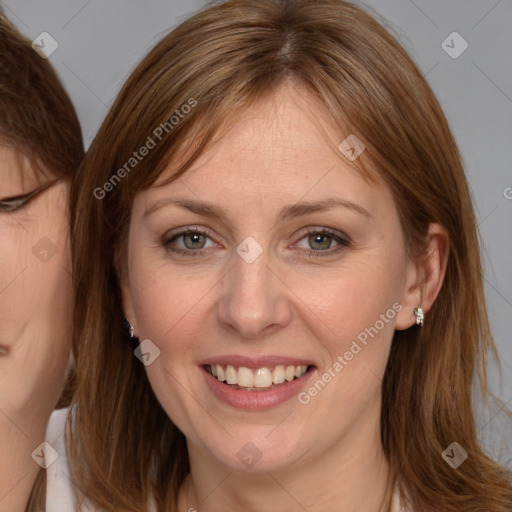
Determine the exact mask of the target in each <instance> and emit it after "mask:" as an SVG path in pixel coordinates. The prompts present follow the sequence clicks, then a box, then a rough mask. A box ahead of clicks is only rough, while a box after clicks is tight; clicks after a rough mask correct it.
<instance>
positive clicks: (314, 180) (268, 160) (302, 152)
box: [138, 87, 392, 208]
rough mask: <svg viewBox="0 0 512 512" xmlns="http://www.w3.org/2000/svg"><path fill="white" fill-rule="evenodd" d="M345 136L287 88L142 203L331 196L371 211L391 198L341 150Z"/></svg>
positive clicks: (319, 107) (311, 102) (322, 111)
mask: <svg viewBox="0 0 512 512" xmlns="http://www.w3.org/2000/svg"><path fill="white" fill-rule="evenodd" d="M347 135H348V134H347V133H345V134H343V133H341V130H340V129H339V128H337V127H335V126H334V125H333V124H332V122H330V121H329V115H328V113H327V111H326V108H325V106H324V105H323V104H322V103H321V102H320V100H318V99H317V98H316V97H315V96H314V95H313V94H311V93H307V92H305V91H303V90H297V89H295V88H294V87H282V88H281V89H279V90H278V91H276V92H275V93H273V94H272V95H269V96H268V97H266V98H264V99H262V100H259V101H258V102H256V103H253V104H252V105H251V106H250V107H248V108H247V109H246V110H244V112H243V113H241V114H240V115H239V116H238V117H237V119H236V120H235V121H233V122H232V123H231V124H230V125H229V126H227V130H225V131H223V133H222V136H220V138H219V139H218V140H217V141H216V142H215V144H213V145H212V146H211V147H210V148H209V149H208V150H206V151H205V152H204V153H203V154H202V155H201V156H200V157H199V158H198V159H197V160H196V161H195V162H194V163H193V164H192V166H191V167H190V168H189V169H188V170H187V171H186V172H185V174H183V175H182V176H181V177H180V178H179V179H177V180H175V181H172V182H170V183H168V184H165V185H163V186H162V185H161V184H162V183H164V182H165V180H167V179H168V178H169V177H170V176H171V175H172V173H173V171H174V169H175V168H176V165H173V164H172V163H171V165H169V166H168V168H167V169H166V170H165V171H164V172H163V173H162V175H161V176H160V178H159V179H158V180H157V182H156V183H155V185H154V186H153V187H150V188H149V189H147V190H146V191H144V192H143V193H141V194H140V196H141V197H140V198H139V201H138V202H139V203H140V204H145V205H146V206H147V205H148V204H149V203H151V202H155V201H159V200H162V199H164V198H167V197H169V196H179V197H190V198H193V199H195V200H204V201H216V202H220V203H225V204H226V205H227V206H229V205H232V206H233V207H236V206H237V205H238V206H243V205H245V206H248V205H249V204H250V205H251V207H258V208H268V207H271V206H273V205H275V206H277V205H281V204H283V203H286V204H289V203H293V202H297V201H299V200H300V199H304V200H318V199H323V198H324V197H325V196H326V194H329V197H332V196H340V197H343V198H344V199H347V200H352V199H354V200H355V199H359V202H362V203H366V205H367V206H368V207H369V206H371V203H372V201H374V200H375V196H376V195H382V194H383V193H384V195H385V196H386V197H384V198H383V199H387V200H388V201H389V200H390V198H391V196H390V195H389V193H388V194H386V193H385V187H384V186H383V184H382V183H378V184H373V185H370V184H369V182H368V180H367V179H365V178H364V177H363V176H362V175H361V174H360V171H358V170H357V169H355V168H354V166H353V165H352V164H351V162H350V161H349V160H348V159H347V158H346V157H345V156H344V155H343V154H342V153H341V151H340V150H339V149H338V146H339V144H340V143H341V142H342V140H343V139H344V138H345V137H346V136H347ZM228 198H229V200H228ZM391 200H392V199H391ZM362 206H363V207H365V208H366V206H364V204H362Z"/></svg>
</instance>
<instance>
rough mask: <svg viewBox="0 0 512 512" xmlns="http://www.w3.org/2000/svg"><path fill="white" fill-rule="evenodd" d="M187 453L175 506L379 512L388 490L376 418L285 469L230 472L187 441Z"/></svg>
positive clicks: (205, 510) (209, 510)
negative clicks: (185, 472) (186, 471)
mask: <svg viewBox="0 0 512 512" xmlns="http://www.w3.org/2000/svg"><path fill="white" fill-rule="evenodd" d="M366 420H367V419H366ZM363 425H364V426H363ZM189 457H190V467H191V471H190V474H189V475H188V476H187V478H186V480H185V482H184V484H183V486H182V488H181V490H180V496H179V500H178V510H188V511H190V512H193V509H195V510H197V511H199V512H213V511H217V510H231V511H235V512H236V511H244V512H247V511H249V512H251V511H254V512H256V511H261V510H268V511H274V510H276V511H277V510H287V511H292V512H295V511H297V512H299V511H300V512H304V510H307V511H308V512H319V511H322V512H331V511H332V512H363V511H364V512H379V511H380V510H381V509H382V507H383V504H384V501H385V497H386V491H387V490H388V480H389V464H388V461H387V459H386V457H385V455H384V451H383V448H382V444H381V440H380V427H379V421H378V419H374V421H373V422H368V421H365V422H361V425H358V426H356V427H355V428H352V429H351V432H350V433H349V434H346V435H344V436H343V439H340V440H339V442H338V443H337V444H336V445H335V446H331V447H330V448H329V449H328V450H326V451H325V452H324V453H316V454H315V456H314V457H312V456H308V455H305V456H304V457H302V458H301V460H300V462H298V463H296V464H294V465H293V466H292V467H287V468H286V469H285V470H280V471H275V472H265V473H262V472H254V471H251V472H247V471H233V470H231V469H230V468H228V467H226V466H223V465H219V463H218V461H217V460H212V459H207V458H206V457H205V454H204V452H203V451H202V450H199V448H198V447H196V446H195V445H192V444H191V443H189Z"/></svg>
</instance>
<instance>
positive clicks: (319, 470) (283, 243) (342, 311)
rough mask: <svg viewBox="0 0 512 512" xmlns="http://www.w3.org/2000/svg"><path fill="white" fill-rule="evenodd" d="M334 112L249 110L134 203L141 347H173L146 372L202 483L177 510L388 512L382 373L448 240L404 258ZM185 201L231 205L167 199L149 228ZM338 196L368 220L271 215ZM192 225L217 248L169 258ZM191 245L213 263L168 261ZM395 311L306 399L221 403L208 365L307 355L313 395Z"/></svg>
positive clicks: (291, 102)
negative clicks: (190, 207) (255, 407)
mask: <svg viewBox="0 0 512 512" xmlns="http://www.w3.org/2000/svg"><path fill="white" fill-rule="evenodd" d="M324 113H325V109H324V107H323V106H322V105H321V104H320V103H318V102H317V100H316V99H314V98H313V97H312V96H311V95H309V93H306V92H305V91H301V90H297V89H294V88H293V87H291V86H286V87H283V88H281V89H280V90H279V91H277V92H276V93H275V94H273V95H272V96H271V97H270V98H267V99H265V100H264V101H262V102H260V103H257V104H254V105H253V106H251V107H250V108H249V109H248V110H247V111H246V112H244V115H243V116H242V117H241V120H239V121H237V122H236V123H234V124H233V126H232V128H231V130H230V131H228V132H227V133H226V134H225V135H224V136H223V137H222V138H221V139H220V140H219V141H218V142H217V143H216V144H215V145H214V146H213V147H212V148H211V149H210V150H209V151H208V152H206V153H204V154H203V155H202V156H201V157H200V159H199V160H197V161H196V162H195V163H194V165H193V166H192V168H191V169H189V170H188V171H187V172H186V174H185V175H184V176H183V177H182V178H180V179H178V180H177V181H174V182H172V183H170V184H168V185H165V186H163V187H161V188H157V187H152V188H150V189H148V190H145V191H143V192H141V193H140V194H138V195H137V196H136V198H135V200H134V204H133V210H132V218H131V223H130V230H129V243H128V255H127V272H126V274H125V277H124V279H123V286H122V287H123V302H124V309H125V313H126V316H127V318H128V319H129V320H130V322H131V323H132V324H133V326H134V328H135V334H136V335H137V336H138V337H139V338H140V340H144V339H150V340H151V341H152V342H153V343H154V344H155V345H156V346H157V347H158V348H159V350H160V351H161V353H160V357H158V358H157V359H156V360H155V361H154V362H153V363H152V364H151V365H149V366H147V367H146V369H147V373H148V376H149V379H150V381H151V385H152V387H153V389H154V391H155V394H156V396H157V398H158V399H159V401H160V402H161V404H162V406H163V407H164V409H165V410H166V412H167V413H168V415H169V417H170V418H171V419H172V420H173V421H174V422H175V424H176V425H177V426H178V428H180V430H181V431H182V432H183V433H184V434H185V436H186V437H187V444H188V449H189V455H190V461H191V473H190V474H189V476H188V477H187V479H186V481H185V483H184V485H183V486H182V489H181V492H180V497H179V510H188V509H189V508H190V507H194V508H196V509H197V510H199V511H201V512H206V511H213V510H222V509H226V510H292V511H295V510H297V511H298V510H304V509H306V510H308V511H317V510H323V511H325V510H338V511H339V510H347V511H348V510H350V511H366V512H368V511H375V512H376V511H378V510H379V508H380V506H381V504H382V501H383V499H384V495H385V488H386V484H387V478H388V463H387V461H386V458H385V456H384V454H383V450H382V446H381V442H380V426H379V415H380V409H381V394H380V390H381V378H382V376H383V374H384V370H385V366H386V362H387V357H388V353H389V349H390V345H391V340H392V336H393V332H394V329H405V328H408V327H410V326H411V325H413V324H414V322H415V317H414V315H413V310H414V308H415V307H416V306H417V305H418V304H419V303H420V301H421V304H422V306H423V309H424V311H425V312H426V313H427V312H428V310H429V309H430V306H431V304H432V302H433V300H434V298H435V296H436V295H437V292H438V290H439V287H440V284H441V282H442V278H443V275H444V267H445V262H446V247H447V246H446V236H445V234H444V232H443V230H442V229H441V228H440V227H439V226H437V225H434V224H432V225H431V227H430V231H429V241H428V257H426V258H423V259H421V260H420V259H418V260H415V261H411V260H409V259H408V258H407V256H406V250H405V245H404V239H403V236H402V231H401V227H400V222H399V218H398V214H397V210H396V207H395V204H394V199H393V196H392V195H391V192H390V191H389V190H388V189H387V188H386V187H384V185H382V184H380V185H377V186H375V185H369V184H368V183H367V182H366V181H365V180H364V179H363V178H362V177H361V176H360V175H359V174H358V173H357V172H356V171H355V170H354V169H353V168H351V167H350V163H349V162H348V160H346V159H344V157H343V156H341V155H340V154H335V153H334V152H333V149H332V147H331V146H330V145H328V144H327V142H326V140H325V138H324V136H325V135H327V136H328V138H329V139H330V141H331V144H332V145H333V147H334V148H336V147H337V146H338V144H339V143H340V142H341V140H343V138H344V137H343V138H340V134H339V133H337V131H336V130H334V129H333V127H332V126H330V125H329V124H328V122H327V121H326V119H327V116H326V115H325V114H324ZM322 132H323V133H324V135H322ZM346 135H348V134H346ZM346 135H345V136H346ZM172 169H173V168H171V167H170V168H169V169H168V172H165V173H164V174H163V175H162V176H161V178H160V180H159V181H158V182H157V184H156V185H158V184H159V183H161V182H162V181H163V180H164V179H165V178H167V177H168V176H170V175H171V173H172ZM176 197H180V198H187V199H192V200H199V201H208V202H211V203H214V204H215V205H218V206H221V207H223V208H224V209H225V210H226V214H227V220H226V221H221V220H217V219H213V218H208V217H205V216H201V215H198V214H195V213H192V212H189V211H187V210H185V209H183V208H180V207H178V206H173V205H166V206H163V207H161V208H159V209H158V210H155V211H154V212H153V213H151V214H150V215H148V216H146V217H144V212H145V211H146V210H147V209H149V208H151V207H153V206H154V205H155V203H156V202H157V201H160V200H162V199H168V198H176ZM331 197H335V198H338V199H344V200H346V201H351V202H353V203H356V204H357V205H359V206H361V207H362V208H364V209H366V210H367V211H368V213H369V215H370V216H365V215H362V214H360V213H357V212H355V211H354V210H352V209H349V208H339V207H336V208H333V209H331V210H327V211H323V212H316V213H309V214H307V215H304V216H301V217H296V218H290V219H287V220H284V221H282V222H279V223H278V222H277V214H278V212H279V210H280V209H281V208H282V207H284V206H287V205H293V204H295V203H297V202H304V201H317V200H323V199H326V198H331ZM187 227H190V228H193V227H199V228H201V229H203V230H206V231H207V232H208V237H207V238H204V237H201V238H199V239H198V240H197V239H196V240H194V239H191V238H190V237H185V238H184V237H183V236H181V237H178V238H176V239H175V240H174V241H173V242H171V243H170V244H169V245H168V246H167V248H166V247H164V245H163V240H164V241H165V240H169V239H171V238H172V236H171V235H175V234H177V233H179V232H180V231H182V230H183V229H184V228H187ZM322 228H329V229H330V230H332V231H334V232H335V234H336V235H339V236H341V237H344V236H348V237H349V238H350V240H351V242H350V244H349V246H348V247H344V246H342V245H340V244H339V243H337V242H336V240H335V239H332V238H326V239H323V240H322V239H321V240H319V241H317V242H316V243H315V237H313V238H309V239H308V236H309V235H307V232H308V231H310V230H319V229H322ZM247 236H252V237H253V238H254V239H255V240H256V241H257V242H258V244H259V245H260V246H261V247H262V249H263V252H262V254H261V255H260V256H259V257H258V258H257V259H256V260H255V261H254V262H252V263H250V264H249V263H247V262H246V261H244V260H243V259H242V258H241V257H240V256H239V255H238V254H237V252H236V247H237V246H238V245H239V244H240V242H242V240H244V239H245V238H246V237H247ZM308 240H309V241H308ZM329 241H330V245H329ZM194 243H195V245H194ZM185 244H187V245H185ZM187 247H189V248H199V249H202V250H203V251H204V252H203V254H204V255H203V254H200V255H197V256H180V255H177V254H174V253H172V252H171V251H170V250H169V248H181V249H184V250H187ZM337 248H340V249H341V250H340V251H338V252H333V251H334V250H335V249H337ZM188 250H190V249H188ZM322 250H323V254H325V253H327V252H330V255H328V256H320V255H318V254H319V253H321V251H322ZM308 252H309V253H311V252H315V253H316V254H313V256H312V257H308ZM394 303H399V304H400V305H401V306H402V309H401V311H400V313H398V314H397V315H396V316H395V317H394V318H393V319H392V320H391V321H389V322H388V323H385V325H384V327H383V328H382V329H381V330H380V331H379V332H378V335H376V336H375V337H374V338H373V339H371V341H370V342H369V343H368V344H367V346H365V347H364V349H363V350H361V352H359V353H358V354H357V355H356V356H354V358H353V359H352V360H351V361H350V362H349V363H348V365H347V366H346V367H345V368H344V369H343V370H342V371H341V372H339V373H337V374H336V377H334V378H333V379H332V380H331V382H329V383H328V385H327V386H326V387H325V388H324V389H323V390H322V391H321V392H320V393H318V395H317V396H315V397H314V398H312V399H311V401H310V402H309V403H308V404H306V405H303V404H301V403H299V402H298V400H297V398H296V397H293V398H292V399H290V400H288V401H286V402H285V403H283V404H280V405H278V406H276V407H273V408H271V409H268V410H263V411H243V410H238V409H235V408H233V407H231V406H229V405H226V404H224V403H223V402H220V401H219V400H218V399H217V398H216V397H215V396H214V395H213V394H212V392H211V391H210V389H209V387H208V385H207V384H206V382H205V378H204V375H203V373H202V370H201V369H200V367H199V366H198V365H199V363H200V362H201V361H204V360H205V359H208V358H211V357H215V356H219V355H225V354H234V355H244V356H248V357H258V356H265V355H273V356H288V357H297V358H302V359H305V360H308V361H311V362H313V364H314V365H315V366H316V375H315V376H314V377H313V378H311V380H310V382H311V384H312V383H314V382H315V381H316V380H317V379H318V378H319V376H320V375H321V374H323V373H324V372H325V371H327V370H328V368H329V367H331V366H332V365H333V362H334V361H335V360H336V359H337V357H338V356H339V355H343V354H344V353H345V352H346V351H347V350H348V349H349V348H350V346H351V343H352V341H353V340H354V339H356V337H357V336H358V334H359V333H361V332H362V331H364V329H365V328H368V327H370V326H373V325H374V324H375V323H376V321H377V320H379V318H380V315H381V314H385V313H386V311H388V310H389V309H390V308H392V305H393V304H394ZM427 318H428V317H427ZM249 442H250V443H253V444H254V445H255V446H256V447H257V449H258V450H259V452H260V453H261V459H260V460H259V461H258V462H257V463H256V464H255V465H254V466H253V467H252V468H249V467H247V466H246V465H245V464H244V463H243V462H242V461H241V460H240V459H239V458H238V456H237V453H238V452H239V450H240V449H241V448H242V447H244V446H245V445H246V443H249Z"/></svg>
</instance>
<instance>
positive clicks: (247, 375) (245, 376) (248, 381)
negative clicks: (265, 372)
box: [237, 366, 254, 388]
mask: <svg viewBox="0 0 512 512" xmlns="http://www.w3.org/2000/svg"><path fill="white" fill-rule="evenodd" d="M253 381H254V378H253V375H252V370H250V369H249V368H245V366H240V368H238V379H237V384H238V385H239V386H242V387H243V388H252V387H253Z"/></svg>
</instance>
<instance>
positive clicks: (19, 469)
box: [0, 12, 84, 512]
mask: <svg viewBox="0 0 512 512" xmlns="http://www.w3.org/2000/svg"><path fill="white" fill-rule="evenodd" d="M83 152H84V151H83V141H82V133H81V128H80V124H79V121H78V117H77V115H76V112H75V109H74V107H73V105H72V103H71V100H70V98H69V97H68V95H67V93H66V91H65V90H64V88H63V86H62V84H61V83H60V81H59V79H58V77H57V75H56V73H55V71H54V69H53V68H52V66H51V64H50V62H49V61H48V60H45V59H43V58H41V57H40V56H39V55H38V54H37V53H36V52H35V51H34V50H33V49H32V47H31V43H30V41H29V40H28V39H27V38H25V37H23V36H22V35H21V34H20V33H19V32H18V30H17V29H16V28H15V27H14V26H13V25H12V23H11V22H9V21H8V20H7V19H6V18H5V16H3V14H2V13H1V12H0V511H1V512H23V511H25V510H26V509H27V507H29V508H32V509H34V510H35V509H37V508H39V504H37V503H35V500H34V499H32V498H31V493H32V489H33V488H34V485H35V482H36V481H37V482H38V485H37V486H36V487H37V488H42V489H43V488H44V487H45V485H44V471H43V470H42V469H41V468H42V466H41V464H38V462H42V461H43V459H44V457H43V455H45V453H44V447H41V448H38V447H39V445H40V444H41V443H42V442H43V441H44V438H45V431H46V427H47V423H48V419H49V417H50V414H51V413H52V411H53V410H54V409H55V407H56V405H57V404H58V402H59V397H60V398H61V400H60V402H61V403H60V404H59V406H60V405H62V406H64V405H66V403H67V400H66V397H64V395H63V390H64V382H65V378H66V373H67V368H68V367H69V365H68V361H69V339H70V302H71V274H70V271H71V268H70V267H71V262H70V251H69V234H68V233H69V232H68V194H69V187H70V182H71V178H72V176H73V174H74V172H75V171H76V169H77V168H78V165H79V163H80V161H81V159H82V157H83ZM33 452H34V453H33ZM32 454H33V455H32ZM43 465H44V464H43ZM38 475H39V478H38ZM29 503H30V504H29Z"/></svg>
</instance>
